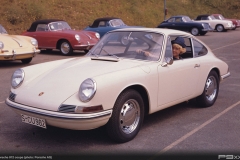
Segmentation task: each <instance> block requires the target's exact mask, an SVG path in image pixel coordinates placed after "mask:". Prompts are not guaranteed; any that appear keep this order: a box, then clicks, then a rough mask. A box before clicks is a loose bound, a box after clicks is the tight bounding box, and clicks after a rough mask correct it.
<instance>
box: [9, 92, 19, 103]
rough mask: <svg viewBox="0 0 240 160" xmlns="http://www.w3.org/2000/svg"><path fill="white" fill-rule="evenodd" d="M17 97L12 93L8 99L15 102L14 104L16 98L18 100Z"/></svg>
mask: <svg viewBox="0 0 240 160" xmlns="http://www.w3.org/2000/svg"><path fill="white" fill-rule="evenodd" d="M16 96H17V95H16V94H14V93H12V92H11V93H10V95H9V97H8V98H9V99H10V100H11V101H13V102H14V101H15V98H16Z"/></svg>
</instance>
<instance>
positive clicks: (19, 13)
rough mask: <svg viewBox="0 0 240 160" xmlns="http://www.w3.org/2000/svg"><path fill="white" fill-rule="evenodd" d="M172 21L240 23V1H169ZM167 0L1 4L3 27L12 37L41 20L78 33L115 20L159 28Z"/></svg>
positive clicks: (13, 0) (40, 0)
mask: <svg viewBox="0 0 240 160" xmlns="http://www.w3.org/2000/svg"><path fill="white" fill-rule="evenodd" d="M166 7H167V8H168V15H167V17H166V18H169V17H170V16H173V15H179V14H181V15H188V16H189V17H190V18H192V19H194V18H195V17H196V16H197V15H199V14H212V13H221V14H223V15H224V16H225V17H230V18H237V19H240V13H239V12H238V11H239V9H240V1H239V0H166ZM163 10H164V0H64V1H63V0H21V1H19V0H1V5H0V15H1V16H0V24H2V25H3V26H4V27H5V28H6V30H7V31H8V32H9V34H21V33H22V32H23V31H25V30H26V29H28V28H29V27H30V25H31V23H32V22H33V21H35V20H39V19H49V18H56V19H63V20H65V21H67V22H68V23H69V24H70V26H71V27H72V28H74V29H84V28H85V27H86V26H88V25H90V24H91V23H92V22H93V20H94V19H96V18H100V17H105V16H114V17H119V18H121V19H122V20H123V21H124V22H125V23H126V24H127V25H131V26H145V27H153V28H155V27H156V26H157V25H158V24H159V23H160V22H162V21H163V20H164V14H163Z"/></svg>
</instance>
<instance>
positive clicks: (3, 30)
mask: <svg viewBox="0 0 240 160" xmlns="http://www.w3.org/2000/svg"><path fill="white" fill-rule="evenodd" d="M0 34H7V31H6V29H5V28H4V27H3V26H2V25H1V24H0Z"/></svg>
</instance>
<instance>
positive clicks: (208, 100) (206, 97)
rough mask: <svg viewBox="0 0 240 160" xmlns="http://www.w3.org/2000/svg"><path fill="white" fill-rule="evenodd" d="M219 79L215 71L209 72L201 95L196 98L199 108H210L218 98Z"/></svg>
mask: <svg viewBox="0 0 240 160" xmlns="http://www.w3.org/2000/svg"><path fill="white" fill-rule="evenodd" d="M218 91H219V77H218V75H217V73H216V72H215V71H211V72H210V73H209V75H208V77H207V80H206V83H205V87H204V90H203V93H202V94H201V95H200V96H199V97H197V103H198V105H199V106H200V107H210V106H212V105H213V104H214V103H215V101H216V99H217V96H218Z"/></svg>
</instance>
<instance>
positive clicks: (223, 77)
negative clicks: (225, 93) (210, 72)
mask: <svg viewBox="0 0 240 160" xmlns="http://www.w3.org/2000/svg"><path fill="white" fill-rule="evenodd" d="M230 75H231V74H230V72H228V73H227V74H224V75H221V79H222V80H223V79H225V78H227V77H229V76H230Z"/></svg>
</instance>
